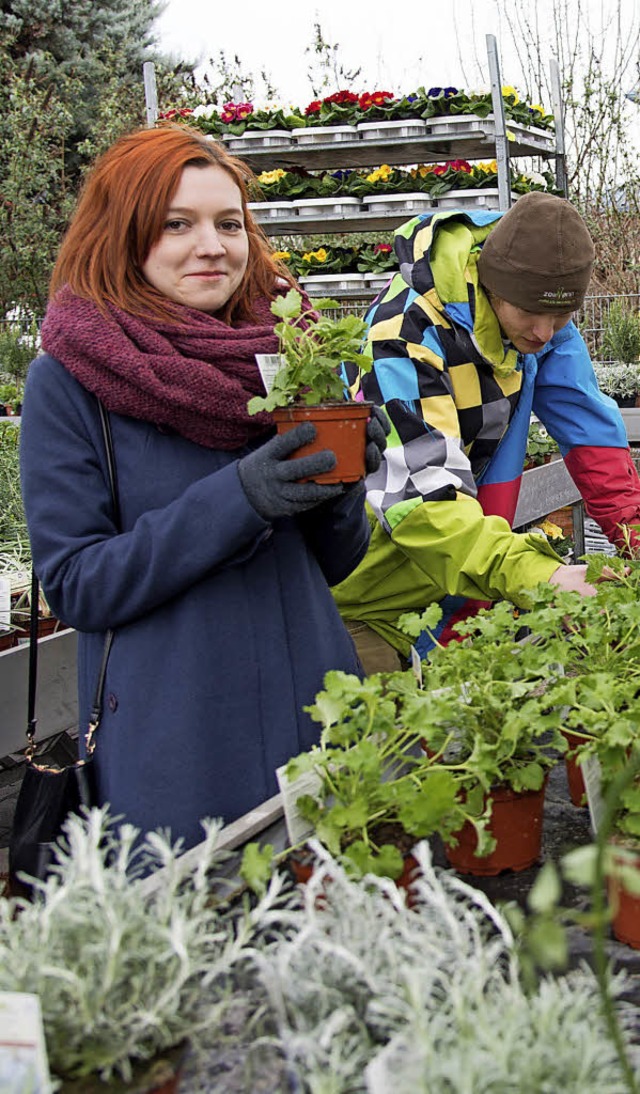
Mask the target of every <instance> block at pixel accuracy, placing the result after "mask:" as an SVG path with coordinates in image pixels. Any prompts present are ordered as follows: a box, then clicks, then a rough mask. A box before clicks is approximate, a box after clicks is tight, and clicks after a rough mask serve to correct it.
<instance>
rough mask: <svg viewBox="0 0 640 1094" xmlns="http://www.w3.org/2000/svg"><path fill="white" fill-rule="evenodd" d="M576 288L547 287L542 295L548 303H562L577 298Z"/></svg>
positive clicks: (542, 298)
mask: <svg viewBox="0 0 640 1094" xmlns="http://www.w3.org/2000/svg"><path fill="white" fill-rule="evenodd" d="M575 296H576V291H575V289H546V290H545V292H543V293H542V296H541V297H540V299H541V300H544V302H545V303H546V304H562V303H565V302H566V303H569V302H570V301H571V300H575Z"/></svg>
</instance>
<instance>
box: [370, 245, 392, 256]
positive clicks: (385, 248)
mask: <svg viewBox="0 0 640 1094" xmlns="http://www.w3.org/2000/svg"><path fill="white" fill-rule="evenodd" d="M392 250H393V247H392V246H391V244H390V243H376V245H375V247H374V248H373V253H374V255H388V254H391V252H392Z"/></svg>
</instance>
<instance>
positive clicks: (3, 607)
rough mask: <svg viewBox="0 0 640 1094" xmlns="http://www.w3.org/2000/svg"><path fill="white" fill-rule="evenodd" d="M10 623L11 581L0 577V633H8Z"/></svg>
mask: <svg viewBox="0 0 640 1094" xmlns="http://www.w3.org/2000/svg"><path fill="white" fill-rule="evenodd" d="M10 623H11V579H10V578H8V577H0V631H8V630H9V624H10Z"/></svg>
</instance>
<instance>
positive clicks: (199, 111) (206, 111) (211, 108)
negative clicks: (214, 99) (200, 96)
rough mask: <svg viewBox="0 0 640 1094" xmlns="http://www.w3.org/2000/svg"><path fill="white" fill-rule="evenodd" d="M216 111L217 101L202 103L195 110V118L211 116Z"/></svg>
mask: <svg viewBox="0 0 640 1094" xmlns="http://www.w3.org/2000/svg"><path fill="white" fill-rule="evenodd" d="M215 113H216V105H215V103H201V104H200V106H197V107H196V108H195V110H194V112H193V116H194V118H211V117H212V116H213V115H214V114H215Z"/></svg>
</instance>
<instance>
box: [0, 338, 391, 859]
mask: <svg viewBox="0 0 640 1094" xmlns="http://www.w3.org/2000/svg"><path fill="white" fill-rule="evenodd" d="M110 419H111V425H112V433H113V444H114V449H115V458H116V464H117V475H118V490H119V497H120V504H121V509H122V532H121V533H120V534H118V532H117V529H116V527H115V524H114V514H113V507H112V503H111V498H110V491H109V481H108V476H107V469H106V455H105V448H104V442H103V438H102V433H101V428H100V419H99V412H98V405H97V402H96V400H95V398H94V397H93V396H92V395H90V394H89V393H88V392H87V391H86V390H85V389H84V388H83V387H82V386H81V385H80V384H78V382H77V381H76V380H74V379H73V377H71V375H70V374H69V373H68V372H67V371H66V370H65V369H64V368H63V367H62V366H61V365H60V363H59V362H58V361H56V360H54V359H53V358H52V357H50V356H48V355H45V356H42V357H39V358H38V359H37V360H36V361H34V362H33V364H32V365H31V368H30V370H29V374H28V379H27V385H26V391H25V398H24V406H23V412H22V426H21V467H22V490H23V497H24V505H25V510H26V514H27V521H28V526H29V535H30V538H31V544H32V550H33V558H34V564H35V568H36V571H37V573H38V575H39V577H40V580H41V583H42V586H43V589H44V591H45V594H46V596H47V599H48V602H49V604H50V606H51V608H52V610H53V612H54V614H55V615H57V616H59V617H60V618H61V619H62V620H64V622H65V623H67V624H69V625H70V626H72V627H75V628H76V629H77V630H78V631H79V632H80V633H79V665H78V674H79V705H80V726H81V727H85V726H86V725H87V722H88V714H89V709H90V704H91V700H92V698H93V693H94V690H95V686H96V680H97V676H98V668H99V662H100V658H101V653H102V648H103V639H104V632H105V630H106V629H107V628H110V627H112V628H114V629H115V639H114V643H113V647H112V651H111V655H110V658H109V663H108V671H107V677H106V686H105V691H104V714H103V718H102V723H101V725H100V728H99V730H98V735H97V748H96V753H95V755H96V761H97V771H98V776H99V787H100V794H101V798H102V800H103V801H108V802H110V804H111V808H112V812H114V813H116V814H124V816H125V817H126V819H127V820H128V821H130V822H131V823H133V824H135V825H136V826H138V827H139V828H140V829H141V830H142V831H143V832H146V831H148V830H150V829H152V828H156V827H159V826H162V827H168V828H170V830H171V834H172V836H173V837H174V838H176V837H182V838H183V839H184V841H185V847H189V846H192V845H193V844H194V843H196V842H198V841H199V840H200V839H201V838H202V829H201V826H200V824H199V821H200V819H201V818H202V817H204V816H211V817H221V818H222V819H223V820H224V821H225V822H226V823H228V822H230V821H232V820H233V819H235V818H236V817H238V816H241V815H242V814H244V813H245V812H247V811H248V810H249V809H251V808H253V807H254V806H255V805H257V804H259V803H260V802H262V801H264V800H265V799H266V798H269V797H270V796H271V795H273V794H275V793H277V784H276V780H275V775H274V772H275V768H276V767H278V766H279V765H281V764H282V763H283V762H285V761H286V760H287V759H288V758H289V757H290V756H293V755H295V754H297V753H298V752H300V751H301V750H303V749H307V748H309V747H310V746H311V744H312V743H314V742H315V741H316V740H317V739H318V733H319V727H318V725H317V723H314V722H312V721H311V719H310V718H309V717H308V715H306V714H305V713H304V712H303V707H304V706H305V704H308V703H311V702H313V699H314V696H315V695H316V693H317V692H318V691H319V690H320V689H321V687H322V684H323V678H324V674H325V672H326V671H327V670H329V669H343V670H344V671H346V672H354V673H358V674H360V675H361V668H360V665H359V662H358V659H357V656H356V654H355V650H354V647H353V643H352V641H351V638H350V637H349V635H348V634H347V632H346V630H345V627H344V625H343V623H342V621H341V619H340V616H339V614H338V611H337V609H336V607H335V604H334V601H333V597H332V595H331V592H330V590H329V587H328V583H329V584H335V583H337V582H338V581H340V580H342V579H343V578H344V577H346V576H347V574H348V573H349V572H350V571H351V570H352V569H353V568H354V567H355V566H356V565H357V563H358V562H359V561H360V559H361V558H362V557H363V555H364V553H365V551H366V547H367V543H368V537H369V527H368V522H367V519H366V516H365V512H364V503H363V496H364V495H363V494H362V493H359V492H358V491H352V492H350V493H348V494H347V495H345V496H344V497H341V498H340V499H339V500H338V501H337V502H333V503H326V504H324V505H322V506H319V507H318V508H316V509H315V510H311V511H310V512H309V513H306V514H304V515H303V516H300V517H298V518H296V519H286V520H285V519H283V520H278V521H275V522H274V523H273V524H269V523H267V522H266V521H264V520H263V519H262V517H260V516H259V515H258V514H257V513H256V511H255V510H254V509H253V508H252V506H251V505H250V504H249V502H248V500H247V498H246V495H245V493H244V491H243V489H242V486H241V483H240V479H239V476H238V458H239V457H240V456H242V455H244V454H245V453H246V452H247V451H248V449H242V450H239V451H237V452H232V453H229V452H220V451H212V450H210V449H207V448H203V447H201V446H200V445H197V444H194V443H192V442H190V441H188V440H185V439H184V438H183V437H180V436H178V435H177V434H174V433H172V432H168V431H161V430H160V429H159V428H157V427H156V426H154V425H150V424H148V423H146V422H141V421H139V420H137V419H133V418H126V417H123V416H120V415H117V414H111V415H110Z"/></svg>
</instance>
